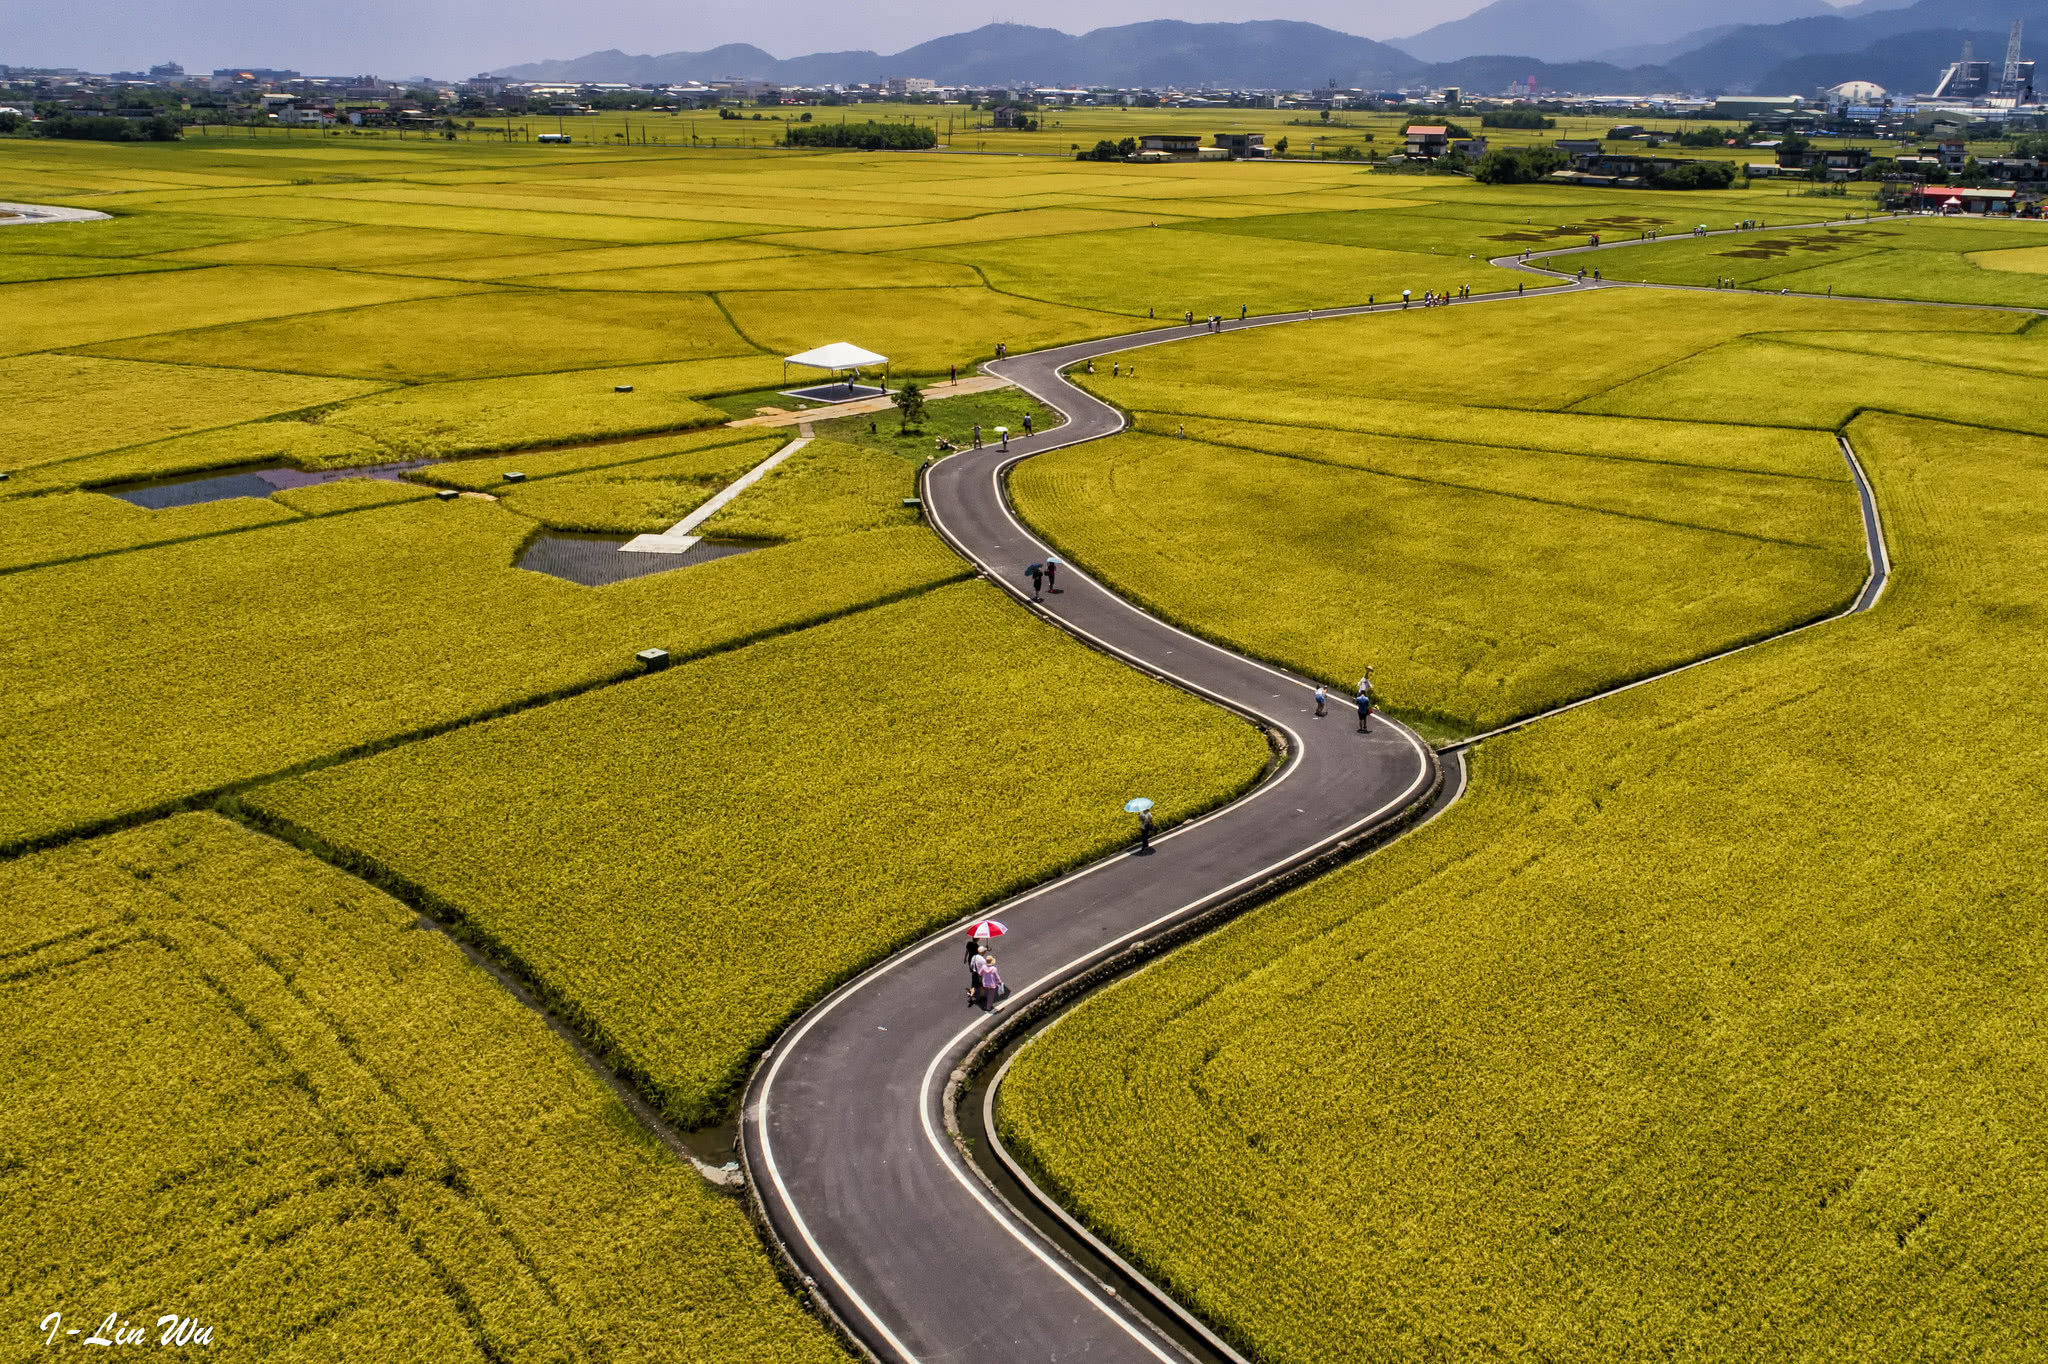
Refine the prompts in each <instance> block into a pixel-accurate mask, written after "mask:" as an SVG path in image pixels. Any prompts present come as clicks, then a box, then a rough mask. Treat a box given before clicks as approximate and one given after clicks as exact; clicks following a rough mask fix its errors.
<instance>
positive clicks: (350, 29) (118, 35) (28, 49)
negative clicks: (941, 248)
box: [0, 0, 1484, 77]
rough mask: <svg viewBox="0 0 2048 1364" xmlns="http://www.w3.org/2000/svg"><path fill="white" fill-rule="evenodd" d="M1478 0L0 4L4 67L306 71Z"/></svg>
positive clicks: (1386, 20)
mask: <svg viewBox="0 0 2048 1364" xmlns="http://www.w3.org/2000/svg"><path fill="white" fill-rule="evenodd" d="M1483 2H1484V0H1448V3H1443V4H1429V5H1416V4H1414V3H1401V2H1399V0H1297V3H1296V4H1295V5H1293V6H1291V7H1289V8H1284V9H1267V10H1262V11H1259V12H1247V10H1246V8H1245V6H1244V5H1243V4H1242V3H1241V0H1138V2H1137V3H1130V4H1120V5H1116V6H1114V7H1111V8H1108V9H1106V8H1105V7H1104V6H1103V5H1101V4H1099V3H1091V2H1090V0H1037V3H1034V4H1032V5H1028V6H1021V5H1015V4H1010V5H989V6H986V7H982V6H978V5H977V4H975V3H974V2H973V0H969V3H967V4H964V5H963V4H960V3H958V0H948V2H947V3H940V2H939V0H899V2H898V3H894V4H889V5H873V4H866V5H859V4H856V5H848V4H845V3H843V0H770V3H767V4H763V5H735V4H706V3H701V0H697V2H690V0H686V2H685V3H672V2H667V0H600V3H595V4H590V3H577V2H576V0H404V2H403V3H400V0H338V3H334V4H322V3H318V0H311V2H310V3H309V0H58V3H47V2H43V0H0V63H6V64H8V65H13V66H76V67H82V68H84V69H86V70H100V71H105V70H141V69H144V68H146V67H148V66H150V65H153V64H154V63H156V62H161V61H176V62H182V63H184V65H185V67H186V68H187V69H188V70H193V71H197V70H200V69H206V70H211V69H213V68H214V67H216V66H229V65H260V66H272V67H289V68H292V69H296V70H300V71H305V72H307V73H308V74H312V73H316V72H317V73H319V74H330V73H338V72H343V71H347V72H355V71H368V72H374V73H376V74H378V75H381V76H385V77H396V76H403V75H422V74H424V75H433V76H467V75H471V74H473V73H474V72H477V71H481V70H485V69H487V68H490V67H497V66H506V65H509V64H511V63H514V62H524V61H534V60H537V59H540V58H547V57H574V56H580V55H581V54H583V53H585V52H593V51H598V50H601V49H603V48H608V47H616V48H621V49H623V50H625V51H627V52H675V51H679V50H682V51H700V50H702V49H704V48H708V47H716V46H718V45H719V44H721V43H753V44H755V45H756V46H758V47H763V48H766V49H767V50H768V51H769V52H770V53H772V54H774V55H775V56H777V57H794V56H800V55H802V54H803V53H806V52H823V51H833V50H837V49H843V48H872V49H874V50H875V51H878V52H895V51H900V50H901V49H903V48H906V47H909V46H911V45H912V44H914V43H920V42H923V41H925V40H926V39H928V38H936V37H939V36H941V35H943V34H947V33H957V32H960V31H962V30H964V29H969V28H974V27H976V26H978V25H980V24H984V23H989V22H993V21H997V20H1007V21H1011V22H1015V23H1024V24H1039V25H1043V26H1045V27H1048V28H1057V29H1064V30H1065V31H1067V32H1069V33H1081V32H1085V31H1087V30H1088V29H1091V28H1099V27H1101V26H1103V25H1104V24H1125V23H1135V22H1137V21H1138V20H1141V19H1189V20H1238V19H1249V18H1261V19H1306V20H1310V21H1312V22H1315V23H1320V24H1327V25H1328V26H1330V27H1331V28H1335V29H1341V30H1343V31H1345V32H1347V33H1357V34H1361V35H1363V36H1365V37H1368V38H1388V37H1398V36H1401V35H1404V34H1408V33H1414V32H1418V31H1420V30H1421V29H1424V28H1427V27H1429V26H1430V24H1433V23H1439V22H1441V21H1443V20H1445V19H1455V18H1457V17H1459V16H1460V15H1463V14H1466V13H1469V12H1471V11H1472V10H1475V9H1477V8H1479V6H1480V4H1481V3H1483Z"/></svg>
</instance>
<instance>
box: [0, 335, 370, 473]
mask: <svg viewBox="0 0 2048 1364" xmlns="http://www.w3.org/2000/svg"><path fill="white" fill-rule="evenodd" d="M379 387H380V385H377V384H370V383H362V382H359V381H356V380H351V379H321V378H313V377H310V376H305V375H297V374H256V373H238V372H235V371H228V370H217V369H198V368H193V367H189V366H184V365H152V364H141V363H137V362H135V361H129V360H101V359H93V358H91V357H88V356H77V355H24V356H15V357H12V358H8V359H0V391H4V392H5V393H6V394H7V401H6V402H5V403H0V467H4V468H7V469H27V468H32V467H35V466H38V465H46V464H54V463H56V462H57V461H59V460H68V459H73V458H75V457H77V456H80V455H89V454H93V453H96V452H98V451H101V450H111V449H114V448H117V447H120V446H128V445H140V444H144V443H147V442H153V441H159V440H162V439H164V438H165V437H168V436H172V435H174V434H176V433H177V432H181V431H192V430H194V429H197V428H203V427H213V426H222V425H227V424H230V423H235V422H246V421H249V420H251V419H252V418H256V417H264V416H269V415H270V414H272V413H275V412H290V411H296V410H298V409H301V408H306V407H312V406H315V405H317V404H321V403H332V402H338V401H340V400H342V399H345V398H352V397H355V396H357V395H359V394H364V393H373V392H375V391H376V390H377V389H378V388H379ZM122 476H124V475H115V477H122ZM133 476H140V475H133Z"/></svg>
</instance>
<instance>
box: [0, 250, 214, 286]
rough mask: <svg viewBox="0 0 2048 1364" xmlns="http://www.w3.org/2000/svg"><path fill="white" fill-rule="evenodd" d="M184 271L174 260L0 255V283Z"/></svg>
mask: <svg viewBox="0 0 2048 1364" xmlns="http://www.w3.org/2000/svg"><path fill="white" fill-rule="evenodd" d="M186 268H188V267H186V266H183V265H180V264H179V263H177V262H176V261H159V260H130V259H127V258H125V257H121V256H52V255H33V256H31V255H9V254H5V253H0V284H23V283H27V282H28V281H30V280H38V279H80V278H83V277H85V276H87V275H144V274H150V273H152V272H157V271H163V270H182V269H186Z"/></svg>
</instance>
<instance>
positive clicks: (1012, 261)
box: [917, 227, 1528, 318]
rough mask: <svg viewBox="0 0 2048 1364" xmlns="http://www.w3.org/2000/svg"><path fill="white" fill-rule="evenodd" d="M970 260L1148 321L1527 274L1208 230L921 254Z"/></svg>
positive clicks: (1284, 307)
mask: <svg viewBox="0 0 2048 1364" xmlns="http://www.w3.org/2000/svg"><path fill="white" fill-rule="evenodd" d="M917 254H918V255H920V256H937V257H942V258H944V259H947V260H960V261H966V262H969V263H971V264H973V265H974V266H975V267H977V268H978V269H979V270H980V271H981V273H982V275H983V276H984V277H985V278H986V279H987V280H988V282H989V284H990V286H991V287H993V288H996V289H999V290H1001V291H1002V292H1004V293H1007V294H1022V295H1024V296H1025V297H1027V298H1038V299H1044V300H1046V301H1048V302H1052V303H1065V304H1071V305H1073V306H1076V307H1082V308H1098V309H1102V310H1104V311H1107V312H1119V313H1129V314H1132V315H1135V316H1139V317H1143V316H1146V315H1147V314H1148V313H1156V314H1157V315H1158V316H1160V317H1165V318H1177V317H1179V316H1180V315H1181V314H1182V313H1184V312H1187V311H1192V312H1194V314H1195V315H1196V316H1197V317H1207V316H1209V315H1210V314H1211V313H1222V314H1224V315H1226V316H1228V317H1231V318H1235V317H1236V316H1237V313H1238V309H1239V308H1240V307H1249V308H1250V309H1251V311H1253V312H1255V313H1279V312H1294V311H1297V310H1299V309H1303V308H1315V307H1323V308H1328V307H1340V306H1347V305H1351V304H1357V303H1365V302H1367V301H1368V300H1371V299H1374V298H1377V299H1378V300H1379V301H1382V302H1384V301H1386V300H1387V299H1389V298H1394V297H1398V296H1399V294H1400V292H1401V290H1402V289H1403V288H1411V289H1413V290H1414V292H1415V294H1416V296H1417V297H1420V296H1421V294H1422V292H1423V290H1424V289H1442V288H1445V287H1454V281H1455V283H1464V284H1470V285H1472V287H1473V288H1475V289H1478V290H1482V291H1485V290H1495V289H1510V290H1511V289H1513V288H1514V287H1515V285H1516V284H1517V283H1518V282H1520V281H1521V280H1524V279H1527V278H1528V277H1527V276H1516V275H1514V274H1512V273H1511V272H1509V271H1507V270H1496V269H1494V268H1493V267H1491V266H1488V265H1484V264H1479V265H1477V266H1474V267H1469V268H1468V267H1467V265H1466V263H1465V262H1462V261H1461V262H1459V265H1458V269H1457V271H1456V273H1455V275H1454V276H1453V275H1447V274H1446V273H1445V268H1446V267H1439V265H1438V263H1437V262H1436V261H1434V260H1432V259H1431V258H1430V257H1429V256H1426V255H1418V254H1416V253H1414V252H1411V251H1379V250H1366V249H1360V248H1357V247H1350V246H1330V245H1324V244H1321V243H1317V242H1303V241H1285V240H1276V239H1267V238H1251V237H1232V236H1223V235H1220V234H1203V235H1200V236H1196V237H1194V238H1193V240H1192V242H1189V241H1187V240H1183V239H1181V238H1179V237H1177V236H1176V235H1175V234H1174V232H1173V229H1169V228H1158V229H1149V228H1143V227H1140V228H1136V229H1126V230H1124V231H1121V232H1093V233H1082V234H1077V235H1074V236H1069V237H1048V238H1043V239H1040V240H1036V241H1025V242H1003V243H999V244H996V245H992V246H963V247H950V248H947V249H945V250H943V251H933V252H918V253H917Z"/></svg>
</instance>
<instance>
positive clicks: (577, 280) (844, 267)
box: [509, 254, 980, 293]
mask: <svg viewBox="0 0 2048 1364" xmlns="http://www.w3.org/2000/svg"><path fill="white" fill-rule="evenodd" d="M509 282H510V283H514V284H531V285H536V286H540V287H546V288H554V289H604V290H607V291H619V290H633V289H647V290H655V291H659V292H663V293H668V292H673V291H677V290H684V291H688V290H703V291H707V292H714V293H716V292H722V291H725V290H731V289H948V288H959V287H961V286H963V285H964V286H967V287H970V288H971V287H973V286H974V285H976V284H979V283H980V276H978V275H977V274H975V272H974V271H973V270H971V269H969V268H968V267H967V266H965V265H953V264H946V263H944V262H940V261H924V260H907V259H904V258H903V257H901V256H890V257H887V258H885V259H882V260H870V259H868V258H867V257H865V256H846V255H837V254H834V255H824V254H813V255H799V256H795V257H791V256H789V255H777V256H774V257H770V258H767V259H762V260H736V261H717V262H708V263H706V264H703V265H660V266H653V267H650V268H647V269H639V270H579V271H575V272H573V273H569V274H561V275H534V276H530V277H528V278H525V279H515V280H512V281H509Z"/></svg>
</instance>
